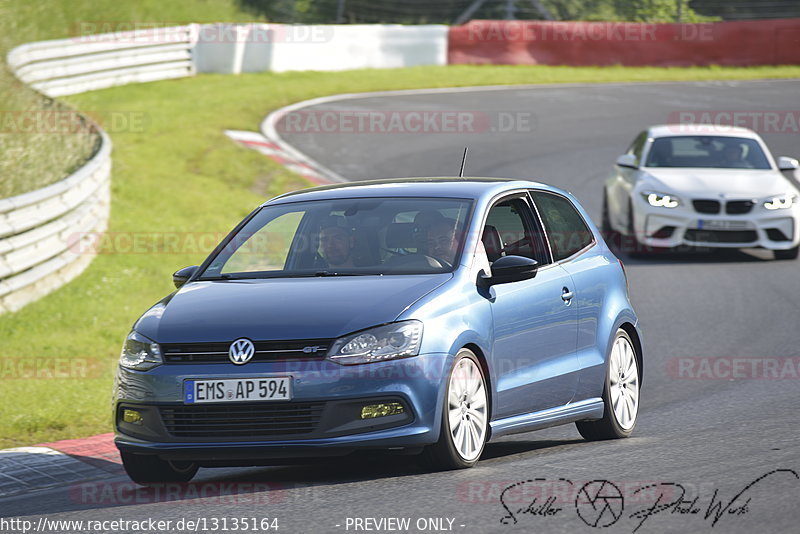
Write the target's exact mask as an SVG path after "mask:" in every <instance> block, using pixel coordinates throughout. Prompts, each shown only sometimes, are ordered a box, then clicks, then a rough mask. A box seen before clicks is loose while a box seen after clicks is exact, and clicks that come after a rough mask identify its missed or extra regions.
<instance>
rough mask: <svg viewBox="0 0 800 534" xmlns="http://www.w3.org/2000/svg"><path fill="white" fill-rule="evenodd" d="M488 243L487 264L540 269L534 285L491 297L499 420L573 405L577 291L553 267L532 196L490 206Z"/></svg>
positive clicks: (516, 285)
mask: <svg viewBox="0 0 800 534" xmlns="http://www.w3.org/2000/svg"><path fill="white" fill-rule="evenodd" d="M483 243H484V248H486V252H487V256H488V258H489V261H490V262H493V261H495V260H496V259H497V258H499V257H501V256H508V255H517V256H525V257H530V258H533V259H535V260H537V261H538V262H539V263H540V268H539V270H538V272H537V274H536V276H535V277H534V278H532V279H530V280H524V281H520V282H512V283H506V284H497V285H494V286H492V287H491V290H490V291H491V295H490V305H491V309H492V318H493V323H494V334H495V339H494V346H493V350H492V353H493V354H492V362H491V365H492V372H493V376H495V377H497V380H496V383H497V398H496V402H495V405H494V409H493V412H494V417H495V418H498V419H499V418H503V417H509V416H512V415H519V414H525V413H530V412H535V411H539V410H544V409H547V408H553V407H556V406H561V405H563V404H566V403H568V402H569V401H570V400H571V399H572V398H573V396H574V394H575V390H576V387H577V383H578V368H577V356H576V353H575V349H576V344H577V311H576V308H575V306H573V305H572V298H571V297H572V296H573V293H572V291H573V284H572V280H571V278H570V275H569V273H567V272H566V271H565V270H564V268H562V267H561V266H560V265H558V264H555V263H553V262H552V260H551V257H550V253H549V249H548V247H547V245H546V243H545V241H544V239H543V232H542V228H541V224H540V223H539V220H538V217H537V216H536V215H535V212H534V211H533V210H532V209H531V205H530V202H529V199H528V197H527V195H525V194H522V195H516V196H512V197H509V198H504V199H502V200H500V201H499V202H497V203H495V204H494V205H493V206H492V208H491V209H490V211H489V213H488V216H487V220H486V223H485V227H484V230H483Z"/></svg>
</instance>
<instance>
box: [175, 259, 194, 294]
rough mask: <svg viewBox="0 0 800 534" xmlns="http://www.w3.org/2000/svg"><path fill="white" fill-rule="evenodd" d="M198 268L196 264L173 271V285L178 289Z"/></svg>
mask: <svg viewBox="0 0 800 534" xmlns="http://www.w3.org/2000/svg"><path fill="white" fill-rule="evenodd" d="M199 268H200V267H199V266H198V265H192V266H191V267H184V268H183V269H180V270H179V271H175V272H174V273H173V275H172V283H173V284H175V287H177V288H178V289H180V288H181V286H183V284H185V283H186V282H188V281H189V278H191V277H192V276H194V273H196V272H197V269H199Z"/></svg>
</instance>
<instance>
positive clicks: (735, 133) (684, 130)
mask: <svg viewBox="0 0 800 534" xmlns="http://www.w3.org/2000/svg"><path fill="white" fill-rule="evenodd" d="M647 131H648V136H649V137H653V138H656V137H680V136H684V135H685V136H693V135H715V136H719V137H747V138H751V139H758V134H757V133H755V132H754V131H753V130H750V129H749V128H742V127H741V126H729V125H726V124H659V125H656V126H650V128H648V129H647Z"/></svg>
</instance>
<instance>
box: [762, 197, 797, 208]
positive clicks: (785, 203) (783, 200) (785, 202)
mask: <svg viewBox="0 0 800 534" xmlns="http://www.w3.org/2000/svg"><path fill="white" fill-rule="evenodd" d="M795 202H797V195H795V194H794V193H786V194H785V195H779V196H777V197H772V198H771V199H769V200H767V201H766V202H764V207H765V208H767V209H768V210H786V209H789V208H791V207H792V205H793V204H794V203H795Z"/></svg>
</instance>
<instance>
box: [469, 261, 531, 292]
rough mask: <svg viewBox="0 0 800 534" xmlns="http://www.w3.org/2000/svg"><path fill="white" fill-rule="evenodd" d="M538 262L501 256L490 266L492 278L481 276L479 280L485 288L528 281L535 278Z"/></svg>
mask: <svg viewBox="0 0 800 534" xmlns="http://www.w3.org/2000/svg"><path fill="white" fill-rule="evenodd" d="M538 268H539V262H538V261H536V260H533V259H531V258H526V257H524V256H503V257H502V258H498V259H497V261H495V262H494V263H493V264H492V276H483V277H481V280H482V282H483V284H484V285H485V286H487V287H489V286H493V285H496V284H507V283H509V282H520V281H522V280H530V279H531V278H533V277H534V276H536V270H537V269H538Z"/></svg>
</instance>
